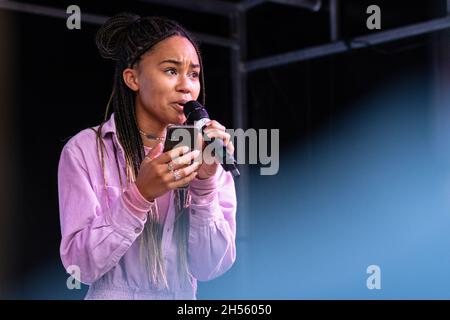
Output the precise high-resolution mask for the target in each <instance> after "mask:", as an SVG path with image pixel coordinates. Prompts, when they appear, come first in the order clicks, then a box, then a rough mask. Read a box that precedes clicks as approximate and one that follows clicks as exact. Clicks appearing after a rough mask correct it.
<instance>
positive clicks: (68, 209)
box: [58, 13, 236, 299]
mask: <svg viewBox="0 0 450 320" xmlns="http://www.w3.org/2000/svg"><path fill="white" fill-rule="evenodd" d="M96 42H97V46H98V48H99V51H100V54H101V55H102V56H103V57H105V58H109V59H113V60H115V61H116V64H115V75H114V85H113V90H112V94H111V98H110V101H109V103H108V107H107V110H106V114H105V121H104V122H103V123H102V124H101V125H99V126H98V127H95V128H88V129H85V130H83V131H81V132H80V133H78V134H77V135H76V136H74V137H73V138H72V139H71V140H70V141H69V142H68V143H67V144H66V145H65V147H64V149H63V151H62V154H61V159H60V163H59V169H58V185H59V202H60V218H61V231H62V240H61V247H60V253H61V259H62V261H63V264H64V266H65V268H66V270H67V268H68V267H69V266H76V267H78V268H79V270H80V279H79V280H80V281H81V282H83V283H86V284H89V285H90V287H89V291H88V293H87V296H86V299H195V297H196V288H197V285H196V283H197V282H196V281H197V280H201V281H206V280H210V279H213V278H215V277H217V276H219V275H221V274H223V273H224V272H225V271H227V270H228V269H229V268H230V267H231V266H232V264H233V263H234V261H235V258H236V246H235V237H236V219H235V213H236V194H235V188H234V182H233V179H232V177H231V175H230V174H229V173H227V172H225V171H224V170H223V169H222V168H221V167H220V165H218V164H217V162H212V163H211V161H206V159H205V161H202V162H199V161H195V162H193V163H192V164H191V162H192V161H191V160H192V159H197V157H198V156H199V154H198V151H190V150H186V149H184V148H185V147H179V148H175V149H173V150H171V151H168V152H164V153H163V152H162V148H163V147H162V145H163V141H164V139H165V133H166V128H167V126H168V125H169V124H183V123H184V122H185V121H186V118H185V116H184V114H183V104H184V103H185V102H187V101H190V100H197V98H198V97H200V102H201V103H202V104H204V99H205V86H204V80H203V79H204V78H203V70H202V61H201V56H200V53H199V50H198V47H197V45H196V44H195V42H194V41H193V40H192V38H191V37H190V36H189V34H188V33H187V32H186V30H184V29H183V28H182V27H181V26H180V25H178V24H177V23H175V22H173V21H171V20H168V19H166V18H160V17H143V18H140V17H139V16H136V15H133V14H126V13H124V14H119V15H116V16H114V17H112V18H110V19H109V20H108V21H107V22H106V23H105V24H104V25H103V26H102V27H101V28H100V30H99V31H98V33H97V37H96ZM109 106H112V109H113V113H112V115H111V117H110V118H109V120H106V119H107V116H108V109H109ZM205 131H206V132H207V135H208V136H209V137H211V138H213V137H214V138H219V139H223V141H224V144H225V145H227V147H228V148H229V149H230V150H231V151H233V146H232V144H231V142H230V136H229V135H228V134H227V133H226V132H225V128H224V127H223V126H222V125H221V124H219V123H218V122H216V121H210V122H209V123H208V126H207V128H206V130H205ZM186 184H189V188H188V193H189V195H188V197H187V200H189V201H186V203H184V202H183V204H184V205H183V206H178V205H176V204H177V203H178V202H179V201H180V199H179V197H180V192H179V191H177V190H179V189H178V188H180V187H181V186H184V185H186Z"/></svg>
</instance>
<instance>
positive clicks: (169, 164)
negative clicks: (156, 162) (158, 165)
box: [167, 162, 173, 172]
mask: <svg viewBox="0 0 450 320" xmlns="http://www.w3.org/2000/svg"><path fill="white" fill-rule="evenodd" d="M167 168H168V169H169V171H170V172H172V171H173V163H172V162H169V163H168V164H167Z"/></svg>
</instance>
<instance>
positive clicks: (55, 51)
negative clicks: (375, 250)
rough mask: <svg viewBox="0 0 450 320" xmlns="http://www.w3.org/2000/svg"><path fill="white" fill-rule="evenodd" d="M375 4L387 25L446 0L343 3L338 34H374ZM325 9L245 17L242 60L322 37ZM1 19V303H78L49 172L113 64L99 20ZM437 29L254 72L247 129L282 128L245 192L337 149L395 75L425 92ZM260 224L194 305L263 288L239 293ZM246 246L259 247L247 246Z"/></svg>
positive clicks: (216, 72)
mask: <svg viewBox="0 0 450 320" xmlns="http://www.w3.org/2000/svg"><path fill="white" fill-rule="evenodd" d="M21 2H27V3H36V4H37V3H39V4H41V5H48V6H54V7H57V8H66V7H67V6H68V5H71V4H77V5H79V6H80V8H81V12H82V13H83V12H89V13H95V14H101V15H107V16H110V15H113V14H115V13H118V12H121V11H129V12H135V13H138V14H140V15H165V16H168V17H170V18H173V19H175V20H177V21H179V22H180V23H181V24H182V25H184V26H186V27H187V28H188V29H189V30H191V31H194V32H202V33H209V34H214V35H220V36H224V37H229V36H230V21H229V19H227V18H225V17H222V16H216V15H211V14H202V13H196V12H194V11H188V10H180V9H174V8H171V7H164V6H159V5H151V4H146V3H143V2H139V1H121V2H120V1H119V2H100V1H21ZM234 2H237V1H234ZM371 4H377V5H379V6H380V7H381V8H382V28H383V30H389V29H390V28H394V27H400V26H404V25H408V24H412V23H416V22H420V21H426V20H428V19H432V18H437V17H443V16H445V15H446V12H445V4H446V1H437V0H434V1H425V0H424V1H414V5H412V4H411V2H410V1H372V0H371V1H354V0H348V1H341V4H340V20H341V28H340V31H341V38H343V39H350V38H351V37H354V36H358V35H364V34H370V33H373V32H376V31H371V30H367V28H366V18H367V14H366V13H365V10H366V8H367V6H368V5H371ZM326 5H327V1H324V3H323V8H322V9H321V10H320V11H319V12H311V11H309V10H307V9H303V8H297V7H291V6H283V5H280V4H275V3H266V4H263V5H260V6H257V7H255V8H254V9H252V10H250V11H249V12H248V16H247V23H248V24H247V25H248V31H247V38H248V56H247V59H248V60H250V59H254V58H260V57H265V56H268V55H271V54H277V53H283V52H286V51H289V50H295V49H300V48H307V47H309V46H314V45H320V44H324V43H327V42H329V41H330V37H329V22H328V11H327V8H326ZM0 17H2V18H4V19H8V21H10V23H11V26H13V29H14V34H13V36H11V38H10V39H9V41H10V42H8V46H11V47H12V48H13V50H14V53H15V55H14V61H15V64H14V67H11V69H10V70H11V73H9V75H10V76H7V79H8V81H9V86H11V87H12V89H13V90H12V91H11V92H12V101H13V102H14V103H13V104H11V105H3V106H2V108H5V109H7V110H8V111H7V113H5V114H7V115H8V118H5V119H4V121H5V123H8V126H7V127H8V128H9V129H8V135H7V141H9V142H8V149H7V150H3V151H2V152H5V153H6V152H7V153H8V154H9V157H10V159H11V161H12V164H11V165H10V166H8V168H11V170H8V171H9V175H8V177H9V180H7V181H8V182H7V183H6V185H7V186H8V190H9V191H8V194H9V196H8V203H9V207H7V208H9V209H8V211H7V212H8V214H7V215H6V216H5V217H7V218H5V219H4V220H3V221H4V222H3V226H2V230H4V233H3V238H2V239H3V240H2V241H3V254H2V258H1V263H2V264H3V266H4V267H3V275H2V279H1V282H0V297H2V298H6V299H16V298H18V299H24V298H25V299H29V298H31V299H40V298H43V299H78V298H82V297H83V295H84V292H85V290H86V287H84V286H83V290H81V291H80V290H72V291H70V290H67V289H66V287H65V281H66V279H67V278H66V277H67V276H66V274H65V271H64V269H63V266H62V264H61V262H60V258H59V242H60V229H59V216H58V214H59V213H58V193H57V165H58V161H59V155H60V152H61V150H62V147H63V146H64V144H65V142H66V141H67V140H68V139H69V138H70V137H71V136H73V135H75V134H76V133H77V132H78V131H80V130H81V129H83V128H86V127H89V126H95V125H97V124H99V123H100V122H101V120H102V118H103V113H104V110H105V106H106V103H107V100H108V97H109V95H110V91H111V86H112V75H113V73H112V70H113V65H112V63H111V62H110V61H106V60H103V59H102V58H100V56H99V55H98V53H97V50H96V47H95V42H94V37H95V32H96V30H97V29H98V26H97V25H92V24H88V23H82V28H81V30H68V29H67V28H66V25H65V23H66V21H65V20H64V19H59V18H51V17H45V16H38V15H33V14H27V13H18V12H13V11H9V10H4V9H0ZM438 34H439V33H436V32H435V33H433V34H427V35H422V36H416V37H412V38H408V39H404V40H401V41H394V42H390V43H387V44H383V45H378V46H375V47H369V48H364V49H358V50H353V51H350V52H346V53H342V54H337V55H333V56H328V57H323V58H319V59H313V60H308V61H303V62H298V63H291V64H287V65H284V66H280V67H274V68H270V69H265V70H261V71H256V72H252V73H250V74H249V76H248V88H247V97H248V114H247V118H248V121H249V122H248V127H251V128H256V129H258V128H268V129H271V128H278V129H280V150H281V155H280V158H281V160H280V163H281V166H280V174H279V175H277V176H273V177H266V178H265V179H266V180H263V178H262V177H257V175H258V171H257V170H258V166H250V185H251V186H254V185H255V184H260V183H263V184H264V183H266V184H267V190H270V188H272V187H275V188H276V187H277V186H280V185H282V184H283V181H286V180H285V179H286V178H287V177H288V176H289V173H288V172H286V166H283V163H284V162H283V159H285V158H286V157H289V155H290V153H291V152H293V150H294V149H295V148H300V147H302V148H304V150H305V152H306V153H308V152H309V153H310V154H313V153H314V141H315V140H314V139H315V137H317V135H318V134H324V133H325V134H327V135H328V137H330V139H329V142H328V143H329V146H330V147H331V146H333V143H334V142H333V136H334V133H335V130H337V129H336V127H335V123H336V122H338V121H339V120H340V119H342V118H345V117H348V116H349V115H351V114H353V113H354V112H357V111H358V110H357V109H358V108H360V107H361V106H359V105H358V104H357V102H358V101H360V100H361V99H364V98H366V97H369V96H370V95H371V94H373V93H374V92H378V91H379V90H383V88H384V87H383V86H384V85H385V84H386V83H388V82H389V81H392V80H393V79H394V80H395V79H397V78H402V77H405V76H406V77H408V75H409V74H412V75H417V74H420V77H421V78H422V79H425V80H423V83H425V84H427V85H429V87H426V88H425V89H424V90H425V91H426V92H427V94H430V96H431V95H432V79H433V70H434V69H433V68H434V67H435V63H436V61H435V60H434V55H433V48H434V46H436V44H437V36H438ZM0 41H2V40H1V39H0ZM201 51H202V54H203V57H204V70H205V76H206V94H207V99H206V100H207V107H208V109H209V113H210V115H211V117H212V118H215V119H217V120H218V121H219V122H221V123H223V124H224V125H225V126H226V127H229V128H232V127H233V118H232V113H231V103H232V99H231V94H232V93H231V75H230V64H231V61H230V51H229V50H228V49H226V48H223V47H217V46H213V45H208V44H202V45H201ZM426 108H428V107H426ZM429 112H431V111H429ZM312 162H313V160H312V158H311V160H310V161H309V162H308V161H306V162H305V166H306V167H304V170H305V171H307V172H309V173H310V174H313V170H314V169H313V163H312ZM308 166H310V167H308ZM266 196H267V194H266ZM260 197H261V194H256V195H255V194H251V195H249V199H247V200H248V204H249V208H250V210H251V209H252V208H253V205H254V203H255V202H254V201H258V199H259V198H260ZM267 197H268V198H266V199H265V201H269V202H270V196H267ZM5 208H6V205H5ZM5 212H6V211H5ZM238 214H239V213H238ZM248 216H249V219H250V222H255V221H256V220H258V219H260V217H258V214H255V212H254V211H252V212H251V213H249V215H248ZM256 225H257V224H252V223H251V224H250V228H251V230H253V231H254V232H253V233H252V235H253V237H254V238H250V239H241V238H239V235H238V248H239V247H240V245H241V244H242V248H244V247H245V248H247V249H246V251H244V250H242V251H238V260H237V263H236V265H235V267H233V269H232V270H231V271H230V272H228V273H227V274H226V275H224V276H223V277H221V278H219V279H217V280H213V281H210V282H208V283H200V284H199V298H229V297H232V298H235V297H244V298H245V297H249V298H251V297H252V288H259V285H261V283H260V281H264V279H263V278H256V279H251V280H249V282H248V283H247V285H248V287H244V288H242V286H241V287H240V288H241V289H242V290H243V291H239V290H241V289H236V288H237V287H239V286H238V285H237V283H238V282H240V281H241V280H242V277H248V275H249V274H250V275H251V274H252V270H254V269H255V268H263V266H261V265H255V264H252V263H251V261H255V260H252V259H251V257H252V254H253V253H254V252H256V251H255V250H262V248H260V247H258V245H257V244H258V243H259V241H258V238H257V237H258V236H260V233H259V231H258V230H257V227H256ZM254 244H255V245H256V247H252V246H253V245H254ZM243 255H246V257H244V256H243ZM240 258H242V259H240ZM244 263H245V265H244ZM282 263H283V262H280V265H282ZM243 270H244V271H243ZM267 276H268V277H271V278H276V277H277V275H275V274H270V275H267ZM233 284H235V285H233ZM221 288H223V290H221ZM262 296H263V297H264V295H262ZM266 297H270V293H268V294H267V296H266ZM275 297H277V296H276V295H275Z"/></svg>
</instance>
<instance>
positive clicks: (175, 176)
mask: <svg viewBox="0 0 450 320" xmlns="http://www.w3.org/2000/svg"><path fill="white" fill-rule="evenodd" d="M173 176H174V178H175V181H178V180H180V179H181V172H180V170H175V171H173Z"/></svg>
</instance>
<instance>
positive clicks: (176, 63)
mask: <svg viewBox="0 0 450 320" xmlns="http://www.w3.org/2000/svg"><path fill="white" fill-rule="evenodd" d="M163 63H173V64H174V65H177V66H180V65H182V63H181V61H178V60H174V59H166V60H163V61H161V62H160V63H159V64H163ZM190 67H191V68H200V65H199V64H194V63H191V64H190Z"/></svg>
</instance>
